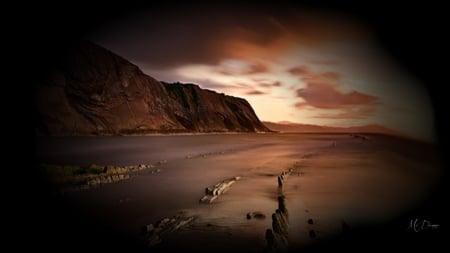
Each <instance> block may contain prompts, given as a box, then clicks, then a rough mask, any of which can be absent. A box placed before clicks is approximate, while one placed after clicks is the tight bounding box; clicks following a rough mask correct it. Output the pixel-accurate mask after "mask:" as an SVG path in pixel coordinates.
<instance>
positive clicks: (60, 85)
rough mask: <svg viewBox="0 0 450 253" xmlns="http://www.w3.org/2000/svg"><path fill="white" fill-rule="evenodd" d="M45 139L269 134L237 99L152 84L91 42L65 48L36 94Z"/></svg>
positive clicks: (190, 86) (188, 87)
mask: <svg viewBox="0 0 450 253" xmlns="http://www.w3.org/2000/svg"><path fill="white" fill-rule="evenodd" d="M36 111H37V112H36V114H37V116H36V118H37V126H36V131H37V132H38V134H45V135H90V134H99V135H111V134H112V135H116V134H145V133H155V132H156V133H174V132H227V131H233V132H261V131H270V130H269V129H268V128H267V127H265V126H264V125H263V124H262V123H261V122H260V121H259V119H258V117H257V116H256V114H255V112H254V110H253V108H252V107H251V106H250V104H249V103H248V102H247V101H246V100H245V99H242V98H237V97H232V96H227V95H224V94H218V93H216V92H214V91H210V90H205V89H201V88H200V87H199V86H197V85H194V84H181V83H175V84H168V83H163V82H158V81H157V80H155V79H154V78H152V77H150V76H148V75H146V74H144V73H143V72H142V71H141V70H140V69H139V68H138V67H137V66H136V65H134V64H132V63H130V62H129V61H127V60H125V59H124V58H122V57H120V56H118V55H116V54H114V53H112V52H110V51H108V50H106V49H104V48H102V47H100V46H98V45H95V44H93V43H91V42H87V41H82V42H79V43H76V44H75V45H73V46H71V47H70V48H69V49H68V50H67V52H65V55H63V56H62V57H61V60H60V61H59V62H57V63H55V65H54V67H52V68H51V69H49V75H48V78H46V80H44V81H43V82H42V83H40V84H39V85H38V86H37V91H36Z"/></svg>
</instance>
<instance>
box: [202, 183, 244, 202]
mask: <svg viewBox="0 0 450 253" xmlns="http://www.w3.org/2000/svg"><path fill="white" fill-rule="evenodd" d="M239 179H240V177H233V178H230V179H225V180H223V181H221V182H219V183H217V184H215V185H213V186H211V187H206V188H205V195H204V196H203V197H202V198H201V199H200V203H206V204H209V203H211V202H213V201H214V200H216V199H217V198H218V197H219V195H222V194H223V193H225V192H227V191H228V190H229V189H230V187H231V185H232V184H234V183H235V182H236V181H237V180H239Z"/></svg>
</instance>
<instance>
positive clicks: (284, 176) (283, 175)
mask: <svg viewBox="0 0 450 253" xmlns="http://www.w3.org/2000/svg"><path fill="white" fill-rule="evenodd" d="M293 171H294V169H292V168H289V169H288V170H287V171H283V172H282V173H281V175H279V176H278V187H280V188H281V187H283V184H284V181H286V180H287V178H288V177H289V176H290V175H291V174H292V172H293Z"/></svg>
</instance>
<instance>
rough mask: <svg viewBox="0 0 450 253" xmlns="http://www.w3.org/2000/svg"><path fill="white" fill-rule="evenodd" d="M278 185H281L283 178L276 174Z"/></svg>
mask: <svg viewBox="0 0 450 253" xmlns="http://www.w3.org/2000/svg"><path fill="white" fill-rule="evenodd" d="M278 187H283V178H282V177H281V176H278Z"/></svg>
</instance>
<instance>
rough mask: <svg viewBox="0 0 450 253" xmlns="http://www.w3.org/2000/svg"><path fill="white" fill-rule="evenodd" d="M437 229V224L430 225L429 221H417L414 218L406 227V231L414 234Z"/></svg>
mask: <svg viewBox="0 0 450 253" xmlns="http://www.w3.org/2000/svg"><path fill="white" fill-rule="evenodd" d="M438 228H439V225H438V224H432V223H431V222H430V221H429V220H419V219H418V218H416V219H415V220H411V221H410V222H409V226H408V230H412V231H414V232H420V231H422V230H427V229H438Z"/></svg>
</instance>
